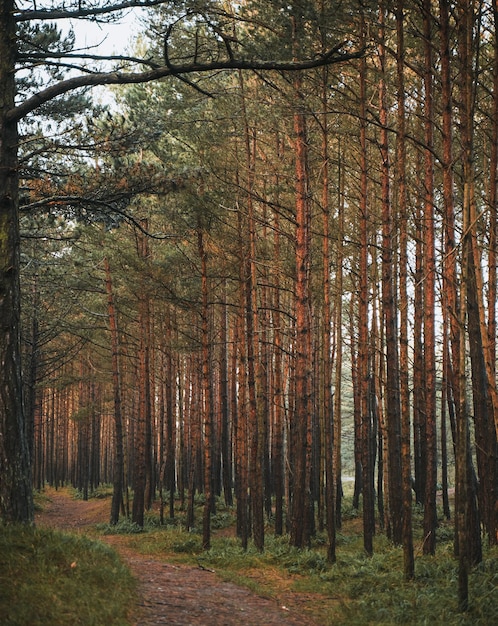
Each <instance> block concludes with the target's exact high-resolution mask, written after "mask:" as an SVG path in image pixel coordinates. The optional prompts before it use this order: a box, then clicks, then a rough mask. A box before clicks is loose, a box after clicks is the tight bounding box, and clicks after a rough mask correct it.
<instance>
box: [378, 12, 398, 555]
mask: <svg viewBox="0 0 498 626" xmlns="http://www.w3.org/2000/svg"><path fill="white" fill-rule="evenodd" d="M385 12H386V8H385V6H384V2H383V1H381V2H380V7H379V24H380V31H379V63H380V70H381V77H380V83H379V101H380V102H379V106H380V113H379V119H380V153H381V159H382V164H381V196H382V309H383V319H384V327H385V340H386V368H387V378H386V433H387V439H388V442H387V443H388V463H389V466H388V474H389V494H388V495H389V516H390V521H391V527H392V539H393V541H394V543H396V544H401V543H402V536H403V528H402V520H403V507H402V497H401V494H402V483H401V407H400V395H399V394H400V391H399V358H398V344H397V342H398V332H397V331H398V328H397V326H398V324H397V310H396V298H395V286H394V283H395V276H394V272H393V268H394V264H395V258H394V241H395V239H394V233H393V231H394V228H395V225H396V221H395V219H393V218H394V216H393V211H392V207H391V198H390V189H389V170H390V164H389V138H388V132H389V129H388V119H387V90H386V77H385V72H386V58H385V57H386V49H385Z"/></svg>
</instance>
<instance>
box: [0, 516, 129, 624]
mask: <svg viewBox="0 0 498 626" xmlns="http://www.w3.org/2000/svg"><path fill="white" fill-rule="evenodd" d="M134 589H135V584H134V580H133V578H132V576H131V574H130V573H129V571H128V570H127V569H126V567H125V566H124V565H123V564H122V563H121V561H120V560H119V557H118V556H117V554H116V553H115V552H114V551H113V550H112V549H111V548H109V547H108V546H106V545H104V544H103V543H100V542H95V541H91V540H90V539H88V538H86V537H83V536H80V535H70V534H67V533H61V532H56V531H53V530H45V529H37V528H34V527H30V526H26V525H0V623H1V624H4V625H5V626H26V625H28V624H29V626H42V625H43V626H46V625H48V624H50V625H56V626H65V625H68V626H69V625H71V626H74V625H81V626H100V625H101V624H112V625H115V626H124V625H126V624H129V623H130V622H129V620H128V619H127V613H128V611H129V609H130V607H131V602H132V601H133V597H134Z"/></svg>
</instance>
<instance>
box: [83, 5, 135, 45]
mask: <svg viewBox="0 0 498 626" xmlns="http://www.w3.org/2000/svg"><path fill="white" fill-rule="evenodd" d="M138 15H139V14H138V12H137V11H133V10H130V11H129V12H128V13H127V14H126V15H125V16H124V17H123V19H122V20H121V22H120V23H118V24H97V23H95V22H89V21H88V20H71V25H72V27H73V29H74V32H75V34H76V47H77V48H91V49H90V50H89V52H90V53H91V54H103V55H112V54H123V53H125V52H126V51H127V50H128V51H129V48H130V45H131V44H132V43H133V39H134V37H135V36H136V35H137V34H138V31H139V29H140V23H139V21H138ZM95 46H97V47H95Z"/></svg>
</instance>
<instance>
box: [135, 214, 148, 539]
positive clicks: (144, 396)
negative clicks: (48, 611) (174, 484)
mask: <svg viewBox="0 0 498 626" xmlns="http://www.w3.org/2000/svg"><path fill="white" fill-rule="evenodd" d="M142 226H143V227H144V229H146V228H147V222H146V221H145V220H144V221H143V222H142ZM136 245H137V254H138V258H139V259H140V260H141V261H146V260H147V258H148V256H149V249H148V242H147V239H146V235H145V234H144V233H143V232H140V233H138V232H137V233H136ZM138 326H139V329H138V332H139V349H138V389H139V399H138V401H139V406H138V416H137V423H136V429H135V442H134V448H135V471H134V495H133V508H132V521H133V522H135V523H136V524H138V525H139V526H141V527H143V525H144V512H145V506H146V490H147V481H149V484H150V480H151V471H150V470H151V438H150V427H151V425H150V420H151V412H150V401H151V398H150V344H149V341H150V302H149V296H148V294H147V293H146V291H145V288H144V286H143V285H141V286H140V288H139V294H138Z"/></svg>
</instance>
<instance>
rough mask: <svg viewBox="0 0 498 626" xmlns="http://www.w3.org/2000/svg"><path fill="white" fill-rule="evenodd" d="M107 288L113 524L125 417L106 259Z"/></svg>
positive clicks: (116, 514) (117, 508) (119, 486)
mask: <svg viewBox="0 0 498 626" xmlns="http://www.w3.org/2000/svg"><path fill="white" fill-rule="evenodd" d="M104 271H105V286H106V292H107V314H108V317H109V330H110V333H111V363H112V388H113V399H114V469H113V490H112V503H111V524H117V523H118V521H119V511H120V508H121V505H122V501H123V480H124V450H123V416H122V412H121V380H120V367H119V335H118V324H117V316H116V307H115V304H114V293H113V289H112V277H111V269H110V266H109V260H108V259H107V257H105V258H104Z"/></svg>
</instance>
